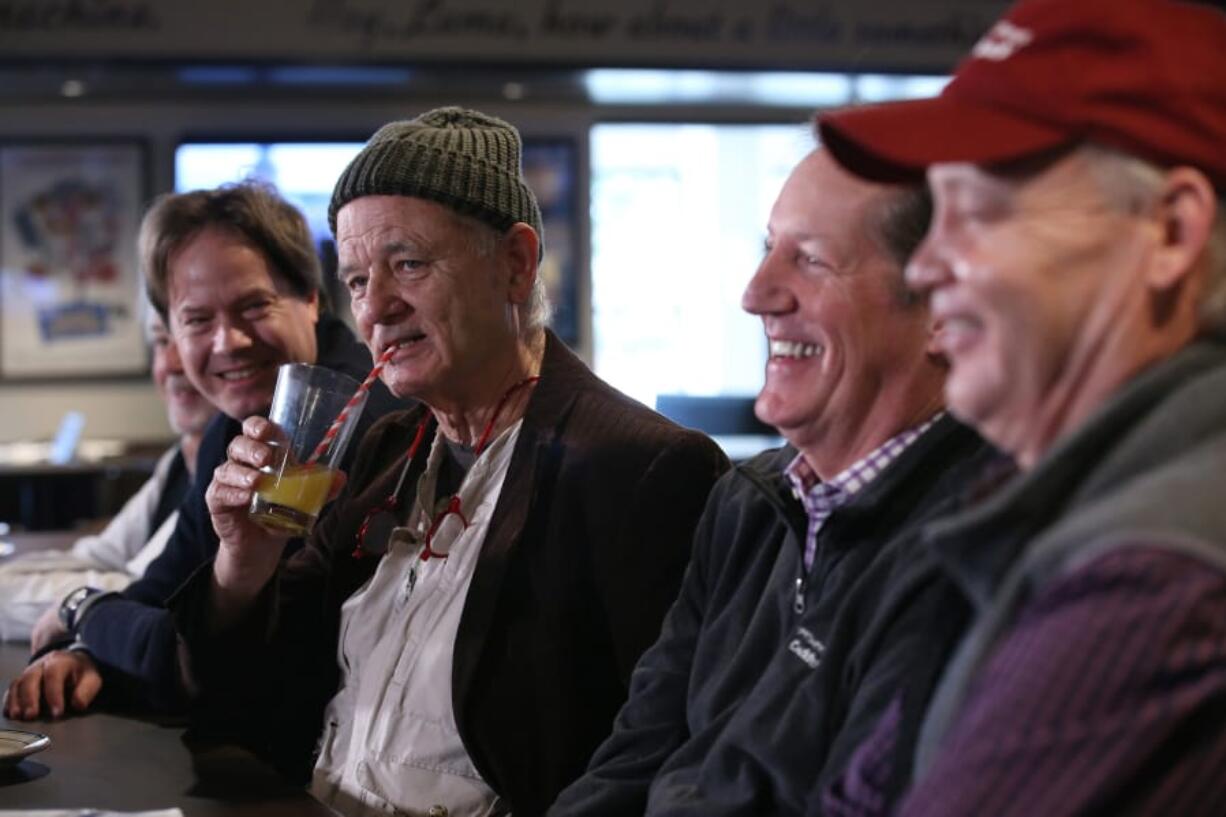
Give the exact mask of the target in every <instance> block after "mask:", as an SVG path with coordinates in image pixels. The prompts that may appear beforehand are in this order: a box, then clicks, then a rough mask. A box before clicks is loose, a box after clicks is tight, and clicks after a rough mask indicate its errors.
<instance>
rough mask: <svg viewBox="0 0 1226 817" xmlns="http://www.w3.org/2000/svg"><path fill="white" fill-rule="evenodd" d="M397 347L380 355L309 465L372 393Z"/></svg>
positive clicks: (325, 448) (310, 459) (329, 428)
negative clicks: (351, 412)
mask: <svg viewBox="0 0 1226 817" xmlns="http://www.w3.org/2000/svg"><path fill="white" fill-rule="evenodd" d="M397 348H399V347H397V346H389V347H387V348H386V349H384V350H383V354H381V355H379V359H378V360H376V361H375V366H374V368H373V369H371V370H370V374H368V375H366V379H365V380H363V381H362V384H361V385H360V386H358V388H357V391H355V392H354V393H353V397H350V398H349V402H348V403H346V404H345V407H344V408H343V409H341V413H340V414H338V415H336V419H335V420H333V421H332V425H330V426H328V430H327V431H325V432H324V436H323V439H321V440H320V441H319V445H317V446H315V450H314V451H312V452H311V456H310V457H308V458H307V461H306V464H307V465H314V464H315V461H316V460H318V459H319V458H320V457H322V456H323V453H324V452H325V451H327V450H328V445H329V444H330V443H331V442H332V440H333V439H334V438H335V437H336V435H337V432H339V431H340V430H341V426H343V425H344V424H345V420H346V418H348V417H349V412H350V411H352V410H353V407H354V406H356V405H357V404H358V401H360V400H361V399H362V395H364V394H366V392H368V391H370V387H371V386H373V385H374V383H375V381H376V380H378V379H379V374H380V373H381V372H382V371H383V367H384V366H386V365H387V362H388V361H389V360H391V359H392V355H394V354H396V349H397Z"/></svg>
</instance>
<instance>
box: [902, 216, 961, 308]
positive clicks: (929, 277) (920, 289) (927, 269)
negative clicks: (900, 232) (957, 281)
mask: <svg viewBox="0 0 1226 817" xmlns="http://www.w3.org/2000/svg"><path fill="white" fill-rule="evenodd" d="M906 279H907V288H908V289H910V290H912V291H914V292H917V293H919V294H921V295H927V294H928V293H929V292H931V291H932V290H934V289H936V288H937V287H939V286H941V285H943V284H946V283H948V282H949V281H950V280H952V273H951V269H950V265H949V261H948V258H947V251H946V248H945V246H944V243H943V241H942V237H941V235H940V234H939V233H938V232H936V231H932V232H929V233H928V235H927V236H925V237H924V240H923V241H922V242H920V245H919V246H918V247H916V248H915V252H914V253H912V254H911V260H910V261H908V262H907V269H906Z"/></svg>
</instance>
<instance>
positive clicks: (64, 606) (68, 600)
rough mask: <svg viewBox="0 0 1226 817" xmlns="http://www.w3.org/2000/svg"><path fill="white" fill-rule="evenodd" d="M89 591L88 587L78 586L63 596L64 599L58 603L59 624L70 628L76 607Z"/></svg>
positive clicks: (90, 589)
mask: <svg viewBox="0 0 1226 817" xmlns="http://www.w3.org/2000/svg"><path fill="white" fill-rule="evenodd" d="M91 592H92V588H90V587H78V588H77V589H76V590H73V591H72V592H71V593H69V594H68V595H67V596H65V597H64V601H63V602H62V603H61V604H60V624H63V625H64V627H65V628H67V629H69V630H71V629H72V624H73V617H74V616H75V615H76V612H77V608H78V607H80V606H81V602H83V601H85V598H86V596H88V595H89V594H90V593H91Z"/></svg>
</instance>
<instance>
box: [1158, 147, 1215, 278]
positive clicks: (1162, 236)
mask: <svg viewBox="0 0 1226 817" xmlns="http://www.w3.org/2000/svg"><path fill="white" fill-rule="evenodd" d="M1216 213H1217V194H1216V193H1215V192H1214V190H1213V185H1212V184H1210V183H1209V180H1208V179H1207V178H1205V175H1204V174H1203V173H1201V172H1200V171H1199V170H1196V169H1194V168H1191V167H1177V168H1174V169H1173V170H1170V171H1168V172H1167V174H1166V181H1165V183H1164V184H1163V188H1162V192H1161V193H1160V194H1159V196H1158V200H1157V201H1156V202H1155V204H1154V215H1153V218H1154V219H1155V220H1156V222H1157V228H1158V231H1159V233H1158V235H1159V243H1158V247H1157V249H1156V251H1155V253H1154V263H1153V264H1151V265H1150V266H1149V268H1148V269H1147V270H1146V273H1145V277H1146V282H1147V283H1148V284H1149V286H1150V287H1152V288H1153V289H1155V290H1160V291H1165V290H1169V289H1171V288H1172V287H1175V286H1176V285H1178V284H1179V283H1181V282H1182V281H1184V279H1185V278H1187V276H1188V274H1189V273H1190V272H1191V271H1192V270H1193V269H1195V268H1196V265H1197V261H1198V260H1199V259H1200V258H1201V256H1202V255H1203V253H1204V252H1205V247H1206V246H1207V245H1208V243H1209V234H1210V232H1211V231H1212V229H1213V220H1214V217H1215V215H1216Z"/></svg>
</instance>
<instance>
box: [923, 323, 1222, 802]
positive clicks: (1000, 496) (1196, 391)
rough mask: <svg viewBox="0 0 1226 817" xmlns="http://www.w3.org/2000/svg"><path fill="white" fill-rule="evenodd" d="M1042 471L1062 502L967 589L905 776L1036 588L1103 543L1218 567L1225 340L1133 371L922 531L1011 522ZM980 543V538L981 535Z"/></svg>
mask: <svg viewBox="0 0 1226 817" xmlns="http://www.w3.org/2000/svg"><path fill="white" fill-rule="evenodd" d="M1070 474H1073V475H1074V476H1072V477H1071V478H1070ZM1053 481H1054V482H1056V483H1068V484H1067V486H1066V487H1067V488H1068V494H1067V499H1066V500H1065V501H1064V502H1063V505H1062V507H1058V508H1055V509H1053V510H1052V511H1051V515H1050V517H1049V518H1047V519H1041V520H1029V521H1030V522H1032V523H1033V525H1027V527H1028V528H1029V529H1030V531H1032V533H1033V535H1032V537H1031V538H1030V539H1029V541H1027V542H1026V544H1025V545H1024V546H1023V547H1022V548H1021V550H1020V553H1019V556H1018V557H1017V558H1016V559H1015V560H1014V561H1013V563H1012V564H1011V565H1009V566H1008V568H1007V569H1006V570H1004V572H1003V574H1002V576H1001V578H1000V580H999V582H998V583H995V584H994V586H987V585H986V584H985V586H984V587H983V588H981V592H973V591H972V592H970V595H971V596H972V599H971V600H972V603H973V604H974V605H975V607H976V617H975V623H974V624H973V626H972V627H971V629H970V630H969V631H968V632H967V634H966V635H965V636H964V637H963V639H962V642H961V643H960V645H959V647H958V649H957V651H956V652H955V653H954V656H953V658H952V659H951V661H950V663H949V664H948V666H947V667H946V669H945V672H944V674H943V675H942V677H941V681H940V683H939V685H938V686H937V689H936V692H935V694H934V696H933V699H932V702H931V704H930V705H929V708H928V711H927V713H926V715H925V719H924V723H923V726H922V728H921V731H920V736H919V742H918V744H917V746H916V757H915V771H916V779H917V780H918V779H919V778H920V777H922V776H923V775H924V773H925V772H927V770H928V768H929V767H930V765H931V763H932V761H933V760H934V758H935V756H936V753H937V752H936V750H937V749H938V748H939V745H940V742H941V740H942V739H943V738H944V736H945V734H946V733H947V732H948V730H949V728H950V726H951V725H952V723H953V721H954V719H955V717H956V716H957V714H958V712H959V711H960V709H961V707H962V704H963V703H964V700H965V698H966V694H967V688H968V686H969V684H970V682H971V680H972V679H973V678H974V676H975V674H976V673H977V671H978V669H979V668H980V667H981V666H982V664H983V662H984V661H985V660H986V659H987V658H988V656H990V655H991V654H992V651H993V649H994V647H995V646H996V645H997V644H998V643H999V642H1000V641H1001V639H1002V638H1003V637H1004V636H1005V635H1007V633H1008V630H1009V628H1010V627H1011V626H1012V623H1013V621H1014V620H1015V617H1016V616H1017V614H1018V612H1019V610H1020V608H1021V606H1022V604H1023V603H1024V602H1025V601H1026V599H1027V598H1029V597H1030V596H1032V595H1033V594H1034V593H1035V592H1036V590H1039V589H1041V588H1042V587H1043V586H1044V585H1045V584H1047V583H1048V582H1050V581H1052V580H1053V579H1056V578H1059V577H1060V576H1062V575H1066V574H1068V573H1070V572H1072V571H1075V570H1077V569H1078V568H1079V567H1081V566H1084V565H1085V564H1087V563H1089V562H1091V561H1093V560H1094V559H1097V558H1098V557H1100V556H1102V555H1103V554H1105V553H1107V552H1110V551H1114V550H1118V549H1120V548H1126V547H1134V546H1143V547H1150V548H1152V547H1161V548H1165V549H1168V550H1171V551H1173V552H1178V553H1182V554H1186V555H1189V556H1192V557H1194V558H1197V559H1200V560H1202V561H1204V562H1206V563H1207V564H1210V565H1213V566H1215V567H1216V568H1218V569H1219V570H1223V571H1226V493H1224V492H1223V483H1224V482H1226V344H1223V343H1218V342H1203V343H1197V344H1194V345H1193V346H1190V347H1189V348H1187V349H1185V350H1184V351H1183V352H1181V353H1179V354H1178V355H1176V356H1174V357H1172V358H1170V359H1168V360H1166V361H1164V362H1162V363H1160V364H1158V365H1156V366H1154V367H1152V368H1151V369H1149V370H1147V371H1145V372H1144V373H1142V374H1141V375H1140V376H1138V377H1137V378H1135V379H1134V380H1133V381H1132V382H1130V383H1129V384H1128V385H1127V386H1125V387H1124V388H1123V389H1121V390H1120V392H1119V393H1117V394H1116V395H1115V396H1114V397H1113V398H1112V399H1111V400H1110V401H1108V403H1107V404H1106V405H1104V406H1103V407H1102V408H1101V409H1100V410H1099V411H1098V412H1097V413H1096V414H1095V415H1094V417H1092V418H1091V419H1090V420H1089V421H1088V422H1087V423H1086V424H1085V425H1083V426H1082V427H1081V428H1079V429H1078V430H1077V431H1076V432H1074V433H1073V434H1071V435H1069V436H1068V437H1066V438H1065V439H1064V440H1062V441H1061V442H1060V443H1059V444H1057V445H1056V446H1055V447H1053V449H1052V450H1051V451H1050V452H1049V454H1048V455H1047V456H1046V457H1044V458H1043V460H1042V461H1041V462H1040V463H1038V464H1037V465H1036V466H1035V467H1034V468H1033V469H1031V470H1030V471H1028V472H1026V473H1024V474H1022V475H1020V476H1019V477H1018V478H1016V479H1014V480H1013V481H1012V482H1011V483H1010V484H1008V485H1007V486H1006V487H1004V488H1003V489H1002V490H1001V491H999V492H998V493H997V494H996V495H995V496H993V497H992V498H991V499H990V500H989V501H987V502H985V503H983V504H982V505H980V506H977V507H975V508H973V509H972V510H970V511H968V512H966V513H962V514H958V515H957V516H954V517H950V518H947V519H945V520H941V521H939V522H936V523H934V524H933V525H932V526H931V527H930V528H929V529H928V531H927V537H926V538H927V539H928V540H929V542H930V544H935V543H937V542H939V541H941V540H942V539H944V538H945V537H960V536H967V535H976V536H982V532H983V531H985V530H988V531H990V530H992V528H993V521H994V520H999V521H1000V523H1001V526H1002V527H1003V526H1006V525H1010V524H1015V523H1016V522H1017V520H1018V512H1017V509H1018V506H1019V505H1022V504H1025V503H1024V502H1023V498H1024V497H1026V496H1027V495H1032V494H1033V493H1035V489H1036V487H1037V486H1040V485H1042V484H1043V483H1044V482H1046V484H1047V485H1048V486H1050V485H1051V484H1052V482H1053ZM1029 513H1030V515H1033V511H1030V512H1029ZM972 530H973V531H975V533H973V534H972V533H971V531H972ZM983 545H984V546H985V547H991V546H992V541H991V538H990V537H989V538H988V539H985V540H984V541H983Z"/></svg>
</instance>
